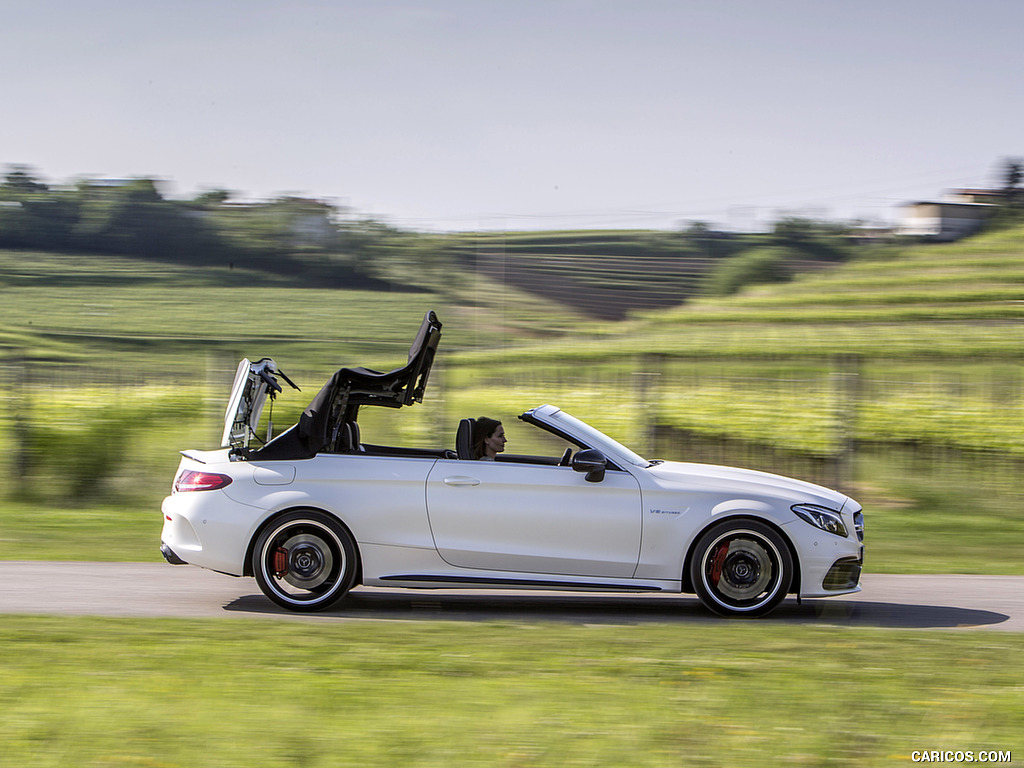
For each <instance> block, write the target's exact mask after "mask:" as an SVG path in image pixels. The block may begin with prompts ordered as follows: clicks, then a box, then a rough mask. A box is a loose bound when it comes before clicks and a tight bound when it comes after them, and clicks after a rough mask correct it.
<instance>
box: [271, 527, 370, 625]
mask: <svg viewBox="0 0 1024 768" xmlns="http://www.w3.org/2000/svg"><path fill="white" fill-rule="evenodd" d="M252 570H253V574H254V575H255V577H256V583H257V584H259V585H260V589H261V590H263V594H265V595H266V596H267V597H269V598H270V599H271V600H273V601H274V602H275V603H277V604H278V605H280V606H282V607H284V608H287V609H289V610H292V611H322V610H324V609H325V608H328V607H329V606H331V605H332V604H333V603H335V602H336V601H338V600H340V599H341V598H342V597H343V596H344V595H345V594H346V593H347V592H348V591H349V590H350V589H351V588H352V587H353V586H355V580H356V573H357V554H356V545H355V542H354V541H353V540H352V536H351V535H350V534H349V533H348V531H346V530H345V528H344V527H343V526H342V525H341V524H340V523H338V522H337V521H336V520H335V519H334V518H332V517H330V516H329V515H326V514H324V513H323V512H318V511H316V510H312V509H310V510H298V511H295V512H289V513H288V514H285V515H282V516H281V517H279V518H277V519H276V520H273V521H271V523H270V524H269V525H268V526H267V527H266V528H265V529H264V530H263V533H261V534H260V536H259V538H258V539H257V540H256V546H255V547H254V548H253V552H252Z"/></svg>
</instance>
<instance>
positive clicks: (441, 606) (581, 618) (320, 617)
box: [0, 561, 1024, 632]
mask: <svg viewBox="0 0 1024 768" xmlns="http://www.w3.org/2000/svg"><path fill="white" fill-rule="evenodd" d="M861 583H862V585H863V587H864V591H863V592H860V593H859V594H856V595H846V596H843V597H833V598H827V599H817V600H804V601H803V602H802V604H797V601H796V600H795V599H793V598H790V599H788V600H787V601H786V602H785V603H783V605H782V606H780V608H779V609H778V610H776V611H775V612H774V613H773V614H772V615H771V616H769V617H768V618H766V619H761V620H760V621H763V622H765V623H769V624H776V623H781V624H807V625H814V626H819V625H821V626H825V625H839V626H848V627H892V628H905V629H984V630H1005V631H1011V632H1024V576H893V575H884V574H865V575H864V577H863V579H862V582H861ZM0 613H8V614H59V615H77V616H126V617H139V618H145V617H180V618H207V617H221V618H262V619H268V620H279V621H280V620H290V621H318V622H332V621H334V622H336V621H349V620H357V619H358V620H405V621H433V620H437V619H443V620H450V621H476V620H488V619H503V620H522V621H540V620H544V621H566V622H573V623H580V624H642V623H649V622H657V623H677V624H697V623H708V622H719V621H722V620H721V619H718V618H715V617H713V616H711V615H710V614H708V613H707V612H706V611H705V610H704V608H703V607H702V606H701V605H700V603H699V602H698V601H697V599H696V598H695V597H693V596H692V595H663V594H652V595H648V594H639V595H622V594H607V593H579V592H577V593H566V592H528V591H515V592H508V591H497V590H487V591H472V590H436V591H435V590H401V589H378V588H369V587H360V588H358V589H356V590H354V591H353V592H352V593H351V594H350V595H349V597H347V598H346V599H345V600H344V601H343V602H341V603H340V604H339V605H337V606H336V607H335V608H334V609H332V610H330V611H327V612H325V613H319V614H312V615H308V614H307V615H302V614H294V613H289V612H287V611H283V610H281V609H279V608H278V607H277V606H275V605H274V604H273V603H271V602H270V601H269V600H268V599H266V598H265V597H264V596H263V595H262V594H261V593H260V591H259V588H258V587H257V586H256V582H255V581H254V580H253V579H249V578H245V579H238V578H232V577H230V576H224V575H222V574H218V573H213V572H210V571H204V570H201V569H199V568H193V567H188V566H171V565H167V564H165V563H77V562H65V563H52V562H38V561H28V562H16V561H0Z"/></svg>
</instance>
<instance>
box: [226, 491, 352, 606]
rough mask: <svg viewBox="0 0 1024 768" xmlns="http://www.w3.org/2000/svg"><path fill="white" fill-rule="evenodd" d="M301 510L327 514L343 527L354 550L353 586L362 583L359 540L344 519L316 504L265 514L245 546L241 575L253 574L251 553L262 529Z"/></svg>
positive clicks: (296, 506) (286, 508) (298, 505)
mask: <svg viewBox="0 0 1024 768" xmlns="http://www.w3.org/2000/svg"><path fill="white" fill-rule="evenodd" d="M303 511H309V512H319V513H320V514H321V515H327V516H328V517H330V518H331V519H332V520H334V521H335V522H336V523H337V524H338V525H340V526H341V527H342V528H344V529H345V532H346V533H347V534H348V535H349V538H351V539H352V544H353V546H354V547H355V551H356V579H355V584H353V586H358V585H360V584H362V583H363V556H362V554H361V553H360V552H359V542H358V540H357V539H356V537H355V536H354V535H353V534H352V529H351V528H350V527H349V526H348V524H347V523H346V522H345V521H344V520H342V519H341V518H340V517H338V516H337V515H336V514H335V513H333V512H331V511H330V510H327V509H324V508H323V507H316V506H313V505H310V504H296V505H294V506H291V507H285V508H284V509H279V510H277V511H276V512H274V513H273V514H272V515H267V517H266V519H264V520H263V522H261V523H260V524H259V525H258V526H257V527H256V530H255V531H253V534H252V536H251V537H250V538H249V544H248V545H247V546H246V548H245V562H244V566H243V572H242V575H243V576H253V575H254V573H253V568H252V555H253V551H254V550H255V549H256V542H257V541H259V540H260V536H262V535H263V531H265V530H266V529H267V528H268V527H269V526H270V525H272V524H273V523H274V521H275V520H277V519H278V518H280V517H283V516H284V515H288V514H291V513H292V512H303Z"/></svg>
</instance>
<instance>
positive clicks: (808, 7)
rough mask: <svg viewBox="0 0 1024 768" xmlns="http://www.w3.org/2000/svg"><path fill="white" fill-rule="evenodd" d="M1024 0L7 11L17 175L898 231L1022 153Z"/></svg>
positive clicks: (388, 211) (472, 0)
mask: <svg viewBox="0 0 1024 768" xmlns="http://www.w3.org/2000/svg"><path fill="white" fill-rule="evenodd" d="M1022 31H1024V3H1020V2H1016V1H1015V0H973V2H970V3H965V2H963V0H956V1H950V0H927V2H925V1H923V0H858V2H856V3H849V2H833V1H832V0H773V1H772V2H767V1H766V0H720V1H719V2H711V1H710V0H544V1H540V0H433V1H424V2H412V1H411V0H409V1H403V0H174V2H161V1H160V0H133V1H132V2H129V1H128V0H63V2H62V1H60V0H34V1H33V2H25V1H24V0H0V166H11V165H27V166H30V167H31V168H33V169H34V170H35V172H36V174H37V175H38V176H39V177H41V178H42V179H43V180H45V181H48V182H50V183H54V184H57V183H67V182H69V181H73V180H74V179H76V178H79V177H83V176H87V177H99V178H131V177H148V178H156V179H160V180H162V181H163V182H164V187H163V189H164V192H165V194H166V195H167V196H168V197H191V196H193V195H195V194H198V193H200V192H203V191H206V190H210V189H228V190H231V191H232V192H234V193H235V195H236V197H237V198H238V199H268V198H272V197H277V196H280V195H285V194H291V195H302V196H308V197H313V198H317V199H321V200H326V201H329V202H332V203H334V204H337V205H340V206H347V207H349V208H351V209H353V211H354V212H355V213H357V214H359V215H361V216H362V215H365V216H373V217H376V218H381V219H383V220H385V221H387V222H388V223H390V224H392V225H394V226H399V227H403V228H411V229H419V230H428V231H429V230H493V229H509V230H519V229H522V230H534V229H565V228H581V227H582V228H619V227H627V228H677V227H681V226H687V225H688V224H690V223H692V222H695V221H702V222H708V223H711V224H713V225H716V226H719V227H723V228H733V229H754V228H758V227H763V226H764V225H765V224H766V223H767V222H771V221H776V220H778V219H779V218H782V217H784V216H790V215H799V216H810V217H815V218H827V219H834V220H853V219H860V220H865V221H869V222H878V223H884V222H887V221H892V220H894V219H895V218H896V217H897V216H898V215H899V205H900V204H901V203H905V202H909V201H913V200H928V199H936V198H938V197H940V196H941V195H942V194H943V193H944V191H946V190H947V189H950V188H957V187H964V186H993V185H998V184H999V183H1000V181H1001V170H1002V166H1003V163H1004V162H1005V161H1006V159H1007V158H1011V157H1012V158H1019V157H1022V156H1024V44H1022V43H1021V33H1022Z"/></svg>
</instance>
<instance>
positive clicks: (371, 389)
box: [224, 310, 441, 460]
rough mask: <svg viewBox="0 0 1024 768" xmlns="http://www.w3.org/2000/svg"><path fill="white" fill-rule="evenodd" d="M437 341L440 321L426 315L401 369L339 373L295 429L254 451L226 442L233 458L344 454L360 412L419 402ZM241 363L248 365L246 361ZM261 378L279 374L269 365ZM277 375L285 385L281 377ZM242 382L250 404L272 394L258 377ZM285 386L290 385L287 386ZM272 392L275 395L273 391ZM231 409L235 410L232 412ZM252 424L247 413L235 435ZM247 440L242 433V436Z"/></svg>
mask: <svg viewBox="0 0 1024 768" xmlns="http://www.w3.org/2000/svg"><path fill="white" fill-rule="evenodd" d="M440 340H441V321H440V320H438V319H437V315H436V314H435V313H434V311H433V310H431V311H429V312H427V314H426V315H425V316H424V318H423V322H422V323H421V325H420V329H419V332H418V333H417V334H416V338H415V339H414V340H413V343H412V346H411V347H410V348H409V356H408V360H407V362H406V364H405V365H403V366H402V367H401V368H395V369H394V370H391V371H375V370H372V369H370V368H341V369H339V370H338V371H337V372H335V373H334V375H333V376H331V378H330V379H329V380H328V381H327V383H326V384H325V385H324V386H323V388H322V389H321V390H320V392H318V393H317V395H316V397H314V398H313V400H312V402H310V404H309V406H307V408H306V409H305V410H304V411H303V412H302V415H301V416H300V417H299V423H298V424H296V425H295V426H294V427H292V428H291V429H289V430H287V431H286V432H284V433H282V434H281V435H280V436H278V437H277V438H276V439H274V440H272V441H270V442H268V443H267V444H266V445H265V446H263V447H262V448H259V449H257V450H253V451H249V450H247V445H248V437H246V440H245V444H244V445H242V444H236V442H234V441H232V442H231V443H230V444H231V446H232V448H233V449H234V453H235V454H236V455H239V456H244V457H247V458H252V459H263V460H266V459H302V458H311V457H313V456H315V455H316V454H318V453H320V452H322V451H327V452H332V453H333V452H344V451H346V450H349V449H350V448H351V447H352V446H351V442H352V438H351V435H352V433H353V432H357V430H358V428H357V427H356V426H355V425H356V420H357V418H358V413H359V408H360V407H361V406H364V405H382V406H386V407H388V408H401V407H402V406H403V405H412V404H413V403H419V402H422V401H423V394H424V392H425V391H426V387H427V379H428V377H429V376H430V369H431V366H432V365H433V363H434V355H435V354H436V352H437V345H438V343H439V342H440ZM260 362H261V363H263V362H264V361H260ZM243 363H244V364H249V363H248V361H247V360H246V361H243ZM242 371H243V368H242V365H239V372H238V375H236V379H235V389H238V388H239V386H240V385H239V379H238V377H239V376H241V375H242ZM262 373H263V374H268V375H269V374H273V373H278V374H280V371H279V370H277V368H276V366H275V365H274V363H273V361H272V360H269V365H268V366H265V367H264V369H263V370H262ZM280 375H281V376H282V377H283V378H285V381H288V379H287V377H284V374H280ZM246 381H251V382H252V389H253V392H252V396H253V398H254V400H253V402H255V398H256V397H262V396H265V395H266V392H267V390H268V388H269V389H270V391H271V392H273V389H274V385H273V384H270V383H268V382H267V381H266V380H265V379H264V378H263V377H262V376H261V373H260V372H259V371H257V372H250V373H248V375H247V377H246ZM275 383H276V382H275ZM288 383H289V384H291V382H290V381H288ZM292 386H294V384H293V385H292ZM245 391H247V390H245V389H244V382H243V393H242V394H241V395H239V397H241V398H242V399H243V401H244V400H245ZM277 391H280V387H279V386H278V387H277ZM271 396H273V395H271ZM235 400H236V393H235V392H234V391H233V392H232V402H233V403H234V402H235ZM262 405H263V403H262V401H260V402H259V408H258V409H257V408H253V409H252V410H253V411H258V410H261V409H262ZM237 407H238V406H237V405H236V410H237ZM228 410H229V413H231V412H232V409H231V407H230V406H229V409H228ZM258 422H259V413H258V412H257V413H255V415H253V414H252V413H250V414H248V418H247V419H245V420H243V421H242V422H241V423H240V424H238V425H237V426H236V427H235V429H236V431H240V430H241V429H242V428H243V427H245V428H246V429H247V430H248V429H249V428H250V426H251V430H252V431H255V425H256V423H258ZM228 431H229V430H228V428H227V427H226V428H225V442H224V444H225V445H227V444H228ZM232 434H234V433H232ZM248 434H249V432H248V431H247V432H246V435H247V436H248Z"/></svg>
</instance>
